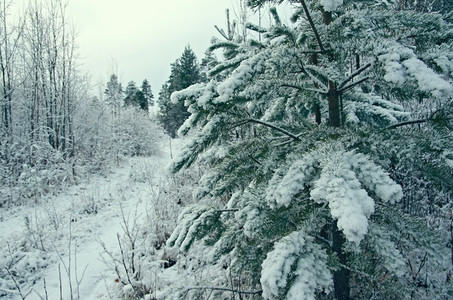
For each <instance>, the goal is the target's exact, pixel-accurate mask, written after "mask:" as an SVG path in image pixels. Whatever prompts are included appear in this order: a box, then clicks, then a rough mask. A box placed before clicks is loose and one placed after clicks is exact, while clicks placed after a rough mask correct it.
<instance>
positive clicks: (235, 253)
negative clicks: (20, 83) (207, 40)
mask: <svg viewBox="0 0 453 300" xmlns="http://www.w3.org/2000/svg"><path fill="white" fill-rule="evenodd" d="M265 2H278V3H282V2H283V1H262V0H261V1H260V0H256V1H253V0H250V1H249V5H250V6H251V7H258V6H261V5H263V4H264V3H265ZM291 2H292V3H293V4H294V15H293V17H292V19H291V20H292V22H293V23H294V24H293V25H291V26H290V25H286V24H284V22H282V21H281V20H280V18H279V16H278V14H277V10H276V9H271V14H272V15H273V16H274V21H273V23H272V24H273V25H271V26H270V27H269V28H261V27H258V26H254V25H249V28H250V29H251V30H255V31H258V32H260V33H261V34H262V36H263V37H264V38H263V39H262V40H261V41H256V40H252V39H250V40H247V41H242V42H235V41H234V39H231V40H227V41H224V42H217V43H216V44H213V45H212V47H211V50H214V49H220V48H222V49H224V54H225V59H224V61H222V62H221V63H219V64H218V65H216V66H215V67H214V68H212V69H211V70H210V72H209V74H208V75H209V76H210V77H211V80H210V81H209V82H207V83H201V84H196V85H192V86H191V87H189V88H187V89H185V90H183V91H180V92H176V93H173V95H172V100H173V101H174V102H181V101H184V102H185V104H186V106H188V107H189V108H188V110H189V112H190V113H191V116H190V117H189V119H188V120H187V121H186V122H185V123H184V125H183V126H182V127H181V128H180V134H187V133H188V132H190V131H193V132H194V133H193V135H194V138H193V140H192V142H191V143H190V144H189V145H188V146H187V149H186V150H185V151H183V153H182V155H181V157H180V159H179V160H177V161H176V162H175V164H174V171H175V172H177V171H179V170H181V169H182V168H187V167H190V166H191V165H192V164H193V163H194V162H201V163H204V164H206V165H207V166H209V172H207V173H206V174H205V175H204V176H203V178H202V179H201V181H200V183H199V187H198V188H197V189H196V190H195V191H194V195H193V196H194V197H195V198H196V199H197V200H198V202H197V204H196V205H193V206H190V207H187V208H186V209H185V210H184V211H183V212H182V214H181V215H180V218H179V221H178V226H177V227H176V228H175V230H174V232H173V234H172V236H171V237H170V239H169V240H168V244H169V245H170V246H175V247H179V248H180V249H181V250H183V251H186V250H187V249H189V248H190V247H191V245H192V244H193V243H194V242H196V241H197V240H202V241H204V242H205V243H206V245H208V246H209V247H210V249H211V252H210V257H209V260H210V261H211V263H213V264H218V265H219V267H222V266H228V268H229V270H228V271H229V272H231V273H232V274H238V276H237V277H236V278H231V280H230V282H228V283H226V284H228V285H229V289H230V292H235V293H239V294H241V295H242V296H243V297H245V295H246V293H245V289H246V288H247V289H248V291H259V292H253V293H251V294H257V293H259V294H261V295H262V297H263V298H265V299H315V298H321V299H323V298H337V299H349V298H355V299H359V298H360V299H370V298H389V297H390V298H392V299H407V298H411V299H417V298H425V299H430V298H432V297H434V296H436V297H441V298H442V297H447V295H448V293H450V294H451V293H452V289H451V283H450V275H448V274H450V271H451V260H450V258H449V252H448V251H447V250H448V248H447V247H446V245H447V243H449V242H450V240H448V239H447V238H446V236H447V235H446V234H445V233H446V231H445V230H446V229H448V228H449V227H448V226H447V225H448V223H447V221H448V210H449V209H450V208H451V206H450V203H451V199H452V189H451V187H452V186H453V179H452V176H451V166H450V167H449V166H448V165H447V164H446V162H447V161H448V162H451V160H449V159H448V158H449V157H451V153H452V152H451V151H452V149H453V142H452V141H453V139H452V134H451V128H452V117H453V116H452V114H453V106H452V95H453V86H452V75H453V72H452V71H453V62H452V58H453V48H452V44H451V41H452V38H453V26H452V24H451V23H449V22H448V21H446V19H444V18H443V16H442V15H440V14H436V13H418V12H415V11H410V10H405V11H401V10H397V9H395V8H394V7H392V5H391V4H389V3H388V2H375V1H360V2H359V1H347V2H344V3H343V1H341V0H340V1H328V0H321V1H319V2H318V1H305V0H300V1H291ZM442 233H443V234H442ZM239 275H240V276H239ZM244 277H248V279H251V280H252V282H253V283H252V284H249V285H248V286H247V287H245V286H244V284H243V282H242V281H241V278H244ZM241 290H242V292H241Z"/></svg>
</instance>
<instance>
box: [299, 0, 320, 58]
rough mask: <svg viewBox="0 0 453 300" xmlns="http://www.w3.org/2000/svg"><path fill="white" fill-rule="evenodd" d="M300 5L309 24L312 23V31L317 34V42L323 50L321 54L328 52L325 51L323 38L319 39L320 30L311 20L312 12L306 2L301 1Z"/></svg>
mask: <svg viewBox="0 0 453 300" xmlns="http://www.w3.org/2000/svg"><path fill="white" fill-rule="evenodd" d="M300 4H301V5H302V8H303V9H304V12H305V15H306V16H307V20H308V23H310V27H311V30H313V33H314V34H315V38H316V41H317V42H318V45H319V49H320V50H321V52H325V51H326V50H325V49H324V46H323V44H322V41H321V38H320V37H319V33H318V30H317V29H316V26H315V23H313V19H312V18H311V15H310V12H309V10H308V7H307V5H306V4H305V1H304V0H300Z"/></svg>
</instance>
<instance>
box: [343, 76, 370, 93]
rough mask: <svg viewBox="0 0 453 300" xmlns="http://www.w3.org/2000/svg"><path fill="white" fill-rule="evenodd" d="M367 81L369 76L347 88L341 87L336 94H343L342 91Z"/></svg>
mask: <svg viewBox="0 0 453 300" xmlns="http://www.w3.org/2000/svg"><path fill="white" fill-rule="evenodd" d="M368 79H370V77H369V76H367V77H363V78H362V79H360V80H359V81H356V82H353V83H351V84H348V85H347V86H345V87H343V88H341V89H338V90H337V92H338V93H343V92H344V91H347V90H349V89H350V88H352V87H354V86H356V85H358V84H361V83H362V82H365V81H367V80H368Z"/></svg>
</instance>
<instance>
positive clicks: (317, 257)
mask: <svg viewBox="0 0 453 300" xmlns="http://www.w3.org/2000/svg"><path fill="white" fill-rule="evenodd" d="M325 261H327V254H326V253H325V251H324V250H323V249H321V247H320V246H319V245H317V244H316V243H314V241H313V238H312V237H310V236H308V235H307V233H305V232H304V231H296V232H293V233H291V234H290V235H288V236H286V237H284V238H282V239H281V240H280V241H278V242H277V243H276V244H275V245H274V250H272V251H271V252H269V253H268V254H267V257H266V259H265V260H264V262H263V264H262V271H261V286H262V288H263V298H264V299H283V298H284V299H288V300H296V299H308V300H309V299H313V300H314V299H316V297H315V293H316V291H325V292H329V291H330V290H331V288H332V283H333V281H332V275H331V273H330V271H329V269H328V267H327V265H326V263H325ZM288 284H291V285H290V287H289V290H288V291H287V293H286V295H284V293H285V290H286V288H287V285H288ZM285 296H286V297H285Z"/></svg>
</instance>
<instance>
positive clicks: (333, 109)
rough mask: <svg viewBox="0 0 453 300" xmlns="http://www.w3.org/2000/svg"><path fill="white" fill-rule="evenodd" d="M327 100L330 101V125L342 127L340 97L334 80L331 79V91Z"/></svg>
mask: <svg viewBox="0 0 453 300" xmlns="http://www.w3.org/2000/svg"><path fill="white" fill-rule="evenodd" d="M327 102H328V103H329V125H330V126H332V127H340V126H341V119H340V97H339V94H338V92H337V89H336V87H335V84H334V83H333V81H331V80H329V93H328V94H327Z"/></svg>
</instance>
